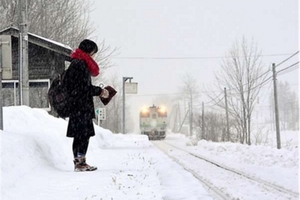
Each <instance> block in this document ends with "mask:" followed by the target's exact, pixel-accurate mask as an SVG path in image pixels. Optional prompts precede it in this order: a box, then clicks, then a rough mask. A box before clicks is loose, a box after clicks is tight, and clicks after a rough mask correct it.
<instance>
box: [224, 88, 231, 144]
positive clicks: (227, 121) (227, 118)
mask: <svg viewBox="0 0 300 200" xmlns="http://www.w3.org/2000/svg"><path fill="white" fill-rule="evenodd" d="M224 93H225V109H226V132H227V134H226V135H227V141H229V140H230V133H229V117H228V102H227V91H226V87H225V88H224Z"/></svg>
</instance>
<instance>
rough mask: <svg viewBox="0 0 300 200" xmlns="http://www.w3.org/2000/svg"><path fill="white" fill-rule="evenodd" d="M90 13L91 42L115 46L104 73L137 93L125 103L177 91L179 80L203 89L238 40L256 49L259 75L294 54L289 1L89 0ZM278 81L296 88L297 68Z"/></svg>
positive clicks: (294, 6)
mask: <svg viewBox="0 0 300 200" xmlns="http://www.w3.org/2000/svg"><path fill="white" fill-rule="evenodd" d="M93 9H94V10H93V12H92V13H91V18H92V21H93V23H94V25H95V28H96V32H95V34H94V37H95V36H96V37H97V39H98V41H101V40H103V39H105V42H106V44H107V45H110V46H111V47H117V48H119V50H118V55H117V57H114V58H113V59H112V61H113V63H114V64H115V66H114V67H113V68H111V69H109V70H108V71H107V72H106V73H107V75H111V74H115V73H117V74H118V76H119V77H120V81H121V78H122V77H124V76H129V77H133V81H134V82H138V84H139V88H138V91H139V94H138V95H136V97H131V98H133V99H139V101H144V102H145V103H143V104H151V101H152V97H151V96H146V97H145V96H142V95H145V94H166V93H176V92H178V88H179V86H180V84H182V79H183V76H184V75H185V74H190V75H192V76H193V77H194V78H196V79H197V81H198V85H199V87H200V90H201V89H202V88H203V86H207V85H211V84H212V83H213V82H214V81H215V79H214V72H216V71H218V70H219V68H220V64H221V61H222V57H224V56H225V54H226V53H227V52H228V51H229V50H230V49H231V47H232V45H233V43H234V42H235V41H236V40H241V39H242V37H243V36H244V37H245V38H246V39H247V40H248V41H249V42H250V41H251V40H252V39H253V40H254V41H255V42H256V43H257V47H258V49H260V50H261V51H262V54H263V55H264V57H263V63H264V65H265V69H266V70H267V69H268V68H269V67H270V66H271V64H272V63H279V62H281V61H282V60H284V59H285V58H287V57H288V56H289V55H292V54H293V53H295V52H296V51H297V50H298V30H299V29H298V28H299V23H298V10H299V6H298V1H296V0H284V1H283V0H226V1H224V0H184V1H183V0H126V1H124V0H99V1H98V0H97V1H96V0H95V1H94V6H93ZM270 55H276V56H270ZM136 57H138V58H139V59H137V58H136ZM182 57H184V58H185V59H179V58H182ZM192 57H193V59H191V58H192ZM140 58H144V59H140ZM166 58H168V59H166ZM297 60H298V57H294V58H293V59H291V60H290V61H289V62H286V63H285V64H284V65H282V66H281V68H280V69H283V68H284V67H287V66H289V65H290V64H293V63H295V62H296V61H297ZM280 80H287V81H289V82H290V83H291V84H298V70H295V71H292V72H290V73H288V74H286V75H282V76H280ZM108 84H109V83H108ZM293 89H295V90H296V89H297V88H296V87H293ZM203 98H204V97H203Z"/></svg>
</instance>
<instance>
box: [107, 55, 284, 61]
mask: <svg viewBox="0 0 300 200" xmlns="http://www.w3.org/2000/svg"><path fill="white" fill-rule="evenodd" d="M286 55H290V54H265V55H255V56H262V57H269V56H286ZM229 57H232V56H227V57H226V56H191V57H178V56H177V57H176V56H175V57H156V56H153V57H151V56H124V57H122V56H120V57H111V59H120V60H202V59H223V58H229ZM236 57H245V56H236Z"/></svg>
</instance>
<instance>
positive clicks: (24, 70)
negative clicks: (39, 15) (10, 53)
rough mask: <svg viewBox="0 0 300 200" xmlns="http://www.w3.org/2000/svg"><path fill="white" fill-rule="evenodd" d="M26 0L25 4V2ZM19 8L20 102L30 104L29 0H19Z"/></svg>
mask: <svg viewBox="0 0 300 200" xmlns="http://www.w3.org/2000/svg"><path fill="white" fill-rule="evenodd" d="M22 2H24V3H25V4H23V3H22ZM18 4H19V5H18V9H19V18H18V20H19V103H20V105H27V106H29V76H28V26H27V0H25V1H22V0H18Z"/></svg>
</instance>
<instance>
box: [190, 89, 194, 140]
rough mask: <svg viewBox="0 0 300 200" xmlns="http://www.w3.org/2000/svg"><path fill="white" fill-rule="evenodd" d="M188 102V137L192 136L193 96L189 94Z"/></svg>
mask: <svg viewBox="0 0 300 200" xmlns="http://www.w3.org/2000/svg"><path fill="white" fill-rule="evenodd" d="M190 98H191V99H190V102H189V110H190V136H191V137H192V136H193V120H194V119H193V118H194V117H193V94H192V93H191V92H190Z"/></svg>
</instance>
